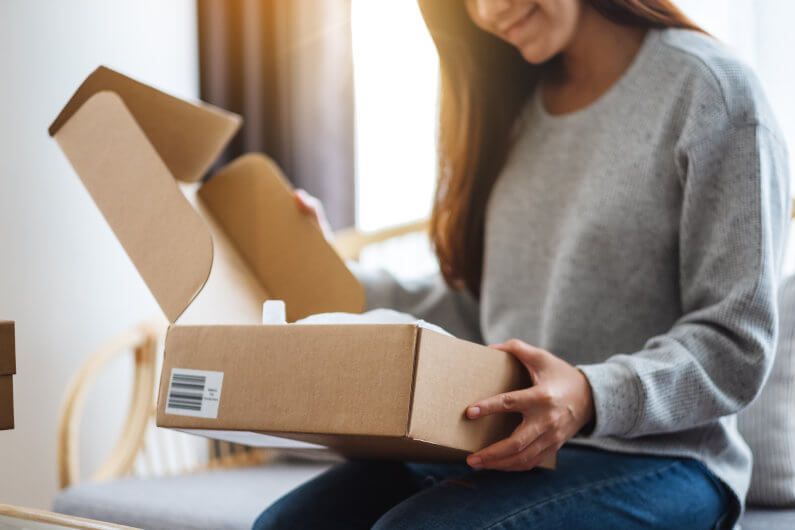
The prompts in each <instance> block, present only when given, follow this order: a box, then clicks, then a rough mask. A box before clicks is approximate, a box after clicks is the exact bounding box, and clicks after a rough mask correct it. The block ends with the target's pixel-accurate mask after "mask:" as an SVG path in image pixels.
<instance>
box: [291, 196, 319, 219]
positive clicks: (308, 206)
mask: <svg viewBox="0 0 795 530" xmlns="http://www.w3.org/2000/svg"><path fill="white" fill-rule="evenodd" d="M293 197H295V203H296V204H297V205H298V208H300V209H301V211H302V212H304V213H308V214H311V215H313V216H315V218H317V213H318V212H317V208H316V206H317V205H316V202H317V199H315V198H314V197H312V196H311V195H309V194H308V193H307V192H305V191H304V190H295V191H294V192H293Z"/></svg>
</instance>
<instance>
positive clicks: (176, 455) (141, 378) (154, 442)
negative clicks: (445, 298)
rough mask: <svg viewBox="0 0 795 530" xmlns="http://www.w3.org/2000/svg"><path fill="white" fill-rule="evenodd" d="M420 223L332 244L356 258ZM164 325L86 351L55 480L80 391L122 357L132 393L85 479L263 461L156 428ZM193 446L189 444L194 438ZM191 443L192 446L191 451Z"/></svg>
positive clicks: (66, 463) (69, 481) (68, 401)
mask: <svg viewBox="0 0 795 530" xmlns="http://www.w3.org/2000/svg"><path fill="white" fill-rule="evenodd" d="M427 226H428V225H427V221H417V222H414V223H408V224H405V225H400V226H396V227H392V228H387V229H385V230H380V231H377V232H371V233H362V232H359V231H357V230H355V229H348V230H343V231H341V232H338V233H337V234H336V235H335V239H334V241H333V244H334V246H335V248H336V249H337V251H338V253H339V254H340V256H342V257H343V258H344V259H358V258H359V255H360V253H361V251H362V249H364V248H365V247H367V246H369V245H372V244H375V243H380V242H383V241H385V240H387V239H391V238H396V237H400V236H404V235H407V234H411V233H415V232H422V231H424V230H427ZM167 325H168V323H167V322H166V320H165V318H162V317H161V318H159V319H153V320H152V321H148V322H144V323H142V324H139V325H137V326H135V327H134V328H133V329H131V330H129V331H127V332H125V333H123V334H122V335H120V336H118V337H116V338H114V339H113V340H111V341H110V342H108V343H107V344H105V345H103V346H102V347H100V348H99V349H98V350H96V351H95V352H94V353H92V354H91V355H90V356H89V357H88V359H86V361H85V362H84V363H83V365H82V367H81V368H80V370H79V371H78V372H77V374H76V375H75V377H74V378H73V380H72V381H71V383H70V385H69V387H68V389H67V391H66V395H65V398H64V401H63V405H62V410H61V414H60V418H59V422H58V431H57V432H58V434H57V436H58V439H57V446H56V451H57V466H58V484H59V487H60V488H62V489H63V488H66V487H68V486H72V485H74V484H77V483H78V482H80V476H79V458H78V455H79V447H80V445H79V444H80V433H79V426H80V417H81V412H82V410H83V405H84V403H85V399H86V395H87V394H88V391H89V390H90V389H91V386H92V384H93V383H94V381H95V380H96V379H97V377H98V376H99V375H100V374H102V373H103V369H104V368H106V367H107V366H108V365H109V364H110V363H111V362H113V361H116V360H117V359H119V358H120V357H122V356H125V355H132V357H133V359H134V369H133V380H132V392H131V398H130V404H129V407H128V409H127V415H126V418H125V421H124V426H123V428H122V431H121V433H120V434H119V436H118V439H117V441H116V443H115V445H114V446H113V448H112V449H111V451H110V453H109V454H108V456H107V457H106V458H105V460H104V462H103V463H102V464H101V465H100V466H99V469H97V470H96V471H95V472H94V473H93V475H92V476H91V477H90V480H92V481H107V480H112V479H116V478H120V477H124V476H131V475H132V476H141V477H151V476H163V475H171V474H184V473H190V472H198V471H203V470H207V469H216V468H232V467H238V466H249V465H256V464H262V463H265V462H267V461H268V460H269V459H270V458H271V457H272V456H273V452H272V451H270V450H267V449H256V448H251V447H245V446H241V445H237V444H233V443H230V442H222V441H218V440H209V441H204V440H198V439H197V438H196V437H194V436H191V435H188V434H184V433H179V432H174V431H170V430H167V429H157V428H156V427H155V425H154V416H155V411H156V406H155V404H156V390H157V379H158V374H159V372H160V358H161V356H160V355H159V354H160V352H161V346H162V343H163V339H164V337H165V332H166V329H167ZM197 442H198V443H199V446H198V447H199V449H198V450H196V449H195V448H196V447H197V445H196V443H197ZM192 448H193V450H192Z"/></svg>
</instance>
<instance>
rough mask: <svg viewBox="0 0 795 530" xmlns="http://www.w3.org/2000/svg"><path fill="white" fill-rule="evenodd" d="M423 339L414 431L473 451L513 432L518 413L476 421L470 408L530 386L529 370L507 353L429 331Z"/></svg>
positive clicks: (422, 332) (411, 430) (414, 434)
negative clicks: (476, 402)
mask: <svg viewBox="0 0 795 530" xmlns="http://www.w3.org/2000/svg"><path fill="white" fill-rule="evenodd" d="M419 340H420V345H419V348H418V350H417V375H416V378H415V381H414V401H413V404H412V409H411V425H410V426H409V435H410V436H411V437H413V438H418V439H420V440H427V441H430V442H434V443H438V444H443V445H447V446H450V447H455V448H457V449H461V450H464V451H470V452H471V451H476V450H478V449H480V448H482V447H485V446H486V445H489V444H491V443H494V442H496V441H498V440H500V439H502V438H505V437H506V436H508V435H510V434H511V432H512V431H513V429H514V428H516V426H517V425H518V424H519V420H520V418H519V417H518V415H511V414H496V415H493V416H487V417H485V418H481V419H478V420H475V421H473V420H469V419H467V418H466V416H465V415H464V412H465V411H466V408H467V406H469V405H471V404H472V403H474V402H475V401H477V400H479V399H483V398H487V397H491V396H495V395H497V394H499V393H501V392H506V391H509V390H516V389H519V388H526V387H528V386H530V384H531V382H530V379H529V377H528V376H527V370H526V369H525V368H524V367H523V366H522V365H521V364H520V363H519V362H518V361H517V360H516V359H515V358H513V357H511V356H510V355H509V354H507V353H505V352H501V351H499V350H495V349H493V348H487V347H485V346H480V345H478V344H474V343H472V342H467V341H463V340H459V339H453V338H450V337H445V336H444V335H441V334H439V333H436V332H434V331H431V330H428V329H421V330H420V339H419Z"/></svg>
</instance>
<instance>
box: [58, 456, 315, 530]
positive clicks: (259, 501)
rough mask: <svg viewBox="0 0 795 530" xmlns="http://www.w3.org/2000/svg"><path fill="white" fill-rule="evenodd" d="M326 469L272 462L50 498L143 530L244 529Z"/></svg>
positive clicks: (98, 486)
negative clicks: (143, 529) (282, 498)
mask: <svg viewBox="0 0 795 530" xmlns="http://www.w3.org/2000/svg"><path fill="white" fill-rule="evenodd" d="M328 466H329V464H327V463H314V462H275V463H273V464H270V465H267V466H257V467H244V468H235V469H226V470H218V471H207V472H204V473H191V474H186V475H179V476H173V477H162V478H153V479H137V478H124V479H119V480H114V481H111V482H102V483H87V484H78V485H77V486H73V487H71V488H67V489H66V490H64V491H62V492H61V493H60V494H59V495H58V496H57V497H56V498H55V503H54V508H53V511H55V512H58V513H63V514H68V515H74V516H79V517H87V518H89V519H97V520H100V521H106V522H109V523H116V524H123V525H128V526H134V527H136V528H145V529H147V530H149V529H151V530H176V529H186V530H193V529H196V530H207V529H209V528H212V529H214V530H242V529H250V528H251V525H252V523H253V522H254V520H255V519H256V518H257V516H258V515H259V514H260V512H262V510H264V509H265V507H267V506H268V505H270V504H271V503H273V502H274V501H275V500H276V499H278V498H279V497H281V496H282V495H284V494H285V493H287V492H288V491H290V490H291V489H293V488H295V487H296V486H298V485H299V484H302V483H304V482H306V481H307V480H309V479H311V478H312V477H314V476H315V475H318V474H319V473H322V472H323V471H324V470H325V469H326V468H328Z"/></svg>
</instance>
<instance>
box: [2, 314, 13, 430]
mask: <svg viewBox="0 0 795 530" xmlns="http://www.w3.org/2000/svg"><path fill="white" fill-rule="evenodd" d="M16 372H17V364H16V344H15V338H14V322H10V321H0V431H1V430H6V429H13V428H14V383H13V380H12V379H13V378H12V376H13V374H15V373H16Z"/></svg>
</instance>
